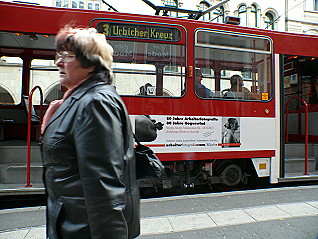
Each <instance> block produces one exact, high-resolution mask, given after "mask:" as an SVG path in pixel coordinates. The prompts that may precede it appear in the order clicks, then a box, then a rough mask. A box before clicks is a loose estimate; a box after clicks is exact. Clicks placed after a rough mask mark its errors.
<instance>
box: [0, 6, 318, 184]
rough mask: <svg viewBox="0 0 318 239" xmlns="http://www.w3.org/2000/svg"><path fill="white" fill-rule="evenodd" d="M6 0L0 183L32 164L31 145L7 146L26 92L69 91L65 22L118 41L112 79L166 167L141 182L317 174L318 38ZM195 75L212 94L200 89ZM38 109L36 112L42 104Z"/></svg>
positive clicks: (22, 116) (19, 129) (22, 125)
mask: <svg viewBox="0 0 318 239" xmlns="http://www.w3.org/2000/svg"><path fill="white" fill-rule="evenodd" d="M0 6H1V8H0V14H1V16H2V19H3V20H2V21H1V24H0V26H1V27H0V59H1V61H0V76H1V80H0V87H1V88H0V119H1V125H0V128H1V129H0V132H1V141H0V152H1V154H2V155H3V157H1V158H0V165H1V171H0V175H1V174H2V175H1V176H0V180H1V182H0V183H1V184H2V185H4V184H13V183H23V181H24V180H25V179H24V177H22V176H17V175H21V174H22V173H25V171H24V170H25V169H24V168H23V172H22V171H21V172H20V171H18V170H17V171H16V174H14V175H15V176H12V175H11V174H12V172H13V171H11V174H10V175H11V177H13V178H12V179H10V175H9V173H8V171H9V169H8V167H5V165H7V166H9V167H11V168H12V166H13V165H20V166H21V167H22V165H25V161H26V158H25V156H24V152H25V150H26V147H25V146H23V149H21V150H22V151H21V152H22V153H20V154H17V155H16V156H15V158H14V159H12V157H11V159H10V156H8V155H10V154H12V153H13V154H14V152H13V151H10V150H13V149H16V148H14V147H13V149H10V147H9V146H12V145H13V146H14V145H15V146H16V145H18V142H25V140H26V135H27V120H26V119H27V117H26V112H25V107H24V105H23V96H24V95H26V96H28V95H29V92H30V91H31V89H32V88H33V87H35V86H37V85H39V86H40V87H41V88H42V90H43V94H44V102H45V104H48V103H49V102H50V101H52V100H54V99H56V98H58V97H60V96H61V94H62V91H61V89H59V88H58V76H57V75H56V72H57V68H56V67H55V66H54V56H55V51H54V45H53V42H54V35H55V34H56V33H57V32H58V30H59V29H60V28H61V27H63V26H64V25H66V24H74V25H75V26H80V27H94V28H97V30H98V31H99V32H101V33H103V34H105V36H106V38H107V40H108V41H109V43H110V44H111V45H112V46H113V48H114V67H113V68H114V85H115V86H116V88H117V90H118V92H119V94H120V95H121V96H122V98H123V100H124V102H125V104H126V106H127V109H128V112H129V114H130V115H131V120H132V124H133V126H134V128H135V131H136V134H138V132H139V135H141V136H140V137H145V138H144V139H143V138H142V140H141V141H143V142H144V143H145V144H147V145H149V146H150V147H152V148H153V149H154V151H155V152H156V154H157V155H158V157H159V158H160V160H161V161H162V162H163V163H164V165H165V168H166V175H164V176H163V178H161V179H149V180H143V181H142V182H141V186H144V187H154V186H156V187H163V188H171V187H174V186H184V187H192V186H195V185H200V184H214V183H223V184H225V185H228V186H233V185H236V184H239V183H240V182H243V181H244V182H248V181H247V180H246V179H247V178H248V176H255V177H268V178H269V180H270V182H271V183H277V182H281V181H295V180H317V178H318V177H317V169H318V168H317V166H318V163H317V159H316V157H317V156H318V147H317V145H316V143H317V142H318V130H317V129H316V128H317V127H316V125H315V124H314V123H315V122H317V117H318V98H317V91H318V37H317V36H312V35H301V34H294V33H286V32H277V31H271V30H262V29H256V28H247V27H240V26H234V25H227V24H218V23H209V22H203V21H199V20H189V19H177V18H169V17H160V16H146V15H136V14H122V13H114V12H102V11H89V10H79V9H64V8H53V7H42V6H34V5H26V4H17V3H8V2H0ZM197 70H199V71H200V72H201V77H202V80H201V84H203V85H205V88H208V89H210V91H209V92H211V93H210V95H209V96H202V95H200V94H199V93H198V91H197V87H198V85H197V84H198V83H197V81H196V79H197V74H196V72H197ZM233 75H240V76H241V77H242V81H243V82H244V88H245V89H246V90H243V91H242V89H241V92H240V90H238V89H237V91H235V90H233V88H232V86H231V84H230V83H231V80H230V79H231V76H233ZM244 91H245V92H249V93H247V94H246V93H244ZM242 92H243V93H242ZM253 95H255V98H253ZM34 98H39V97H38V95H35V97H34ZM299 99H301V100H304V101H305V105H307V107H308V114H305V105H304V104H303V103H302V101H298V100H299ZM289 100H290V103H291V104H290V105H291V106H290V107H289V108H288V109H286V104H287V102H288V101H289ZM33 104H34V105H35V109H36V110H38V109H39V106H38V101H36V100H33ZM286 112H288V115H289V121H288V125H287V131H286V130H285V128H286V123H285V119H286ZM306 116H307V117H308V120H309V121H308V125H309V128H308V133H307V135H306V133H305V125H306V124H305V119H306ZM150 122H151V123H150ZM154 125H155V126H156V129H154V128H153V126H154ZM233 125H234V126H233ZM146 130H149V131H151V133H152V134H154V135H153V136H151V135H149V132H146ZM35 131H36V128H32V140H33V141H35V140H36V133H35ZM142 135H144V136H142ZM286 135H287V136H288V137H289V138H288V139H287V140H286ZM306 137H307V138H308V140H307V141H308V144H306V145H305V143H304V142H305V139H306ZM287 141H288V142H287ZM290 142H292V144H290ZM15 143H16V144H15ZM287 143H289V144H287ZM22 145H23V144H22ZM33 149H34V150H35V151H36V152H34V153H33V154H32V158H31V180H32V165H33V163H34V162H40V159H39V154H38V153H37V150H38V148H37V146H36V145H34V146H32V150H33ZM305 149H308V152H309V153H308V154H307V160H306V157H305V155H306V154H305V153H304V150H305ZM308 155H309V156H308ZM21 167H20V168H19V169H21ZM35 174H36V173H35ZM35 174H34V175H35ZM6 175H8V176H6ZM6 177H8V178H9V179H8V178H6ZM17 178H21V179H19V180H20V181H19V180H17ZM35 178H36V176H34V177H33V180H34V181H33V182H35V181H36V179H35Z"/></svg>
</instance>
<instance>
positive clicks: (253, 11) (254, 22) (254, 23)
mask: <svg viewBox="0 0 318 239" xmlns="http://www.w3.org/2000/svg"><path fill="white" fill-rule="evenodd" d="M251 26H252V27H258V22H257V8H256V6H255V5H252V6H251Z"/></svg>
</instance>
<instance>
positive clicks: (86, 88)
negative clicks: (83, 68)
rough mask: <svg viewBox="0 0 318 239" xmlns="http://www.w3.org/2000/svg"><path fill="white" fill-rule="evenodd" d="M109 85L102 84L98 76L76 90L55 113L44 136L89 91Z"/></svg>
mask: <svg viewBox="0 0 318 239" xmlns="http://www.w3.org/2000/svg"><path fill="white" fill-rule="evenodd" d="M105 84H106V85H108V84H107V83H105V82H101V81H100V80H99V77H97V76H96V75H94V76H92V77H91V78H89V79H87V80H86V81H85V82H84V83H83V84H82V85H80V86H79V87H78V89H76V90H75V91H74V92H73V93H72V95H70V97H68V98H67V99H66V100H65V101H64V102H63V103H62V104H61V106H60V107H59V108H58V109H57V110H56V111H55V112H54V114H53V115H52V117H51V119H50V120H49V122H48V124H47V126H46V127H45V130H44V132H43V135H44V134H45V131H46V129H47V128H48V127H50V124H52V123H53V122H54V121H55V120H57V119H58V118H59V117H61V116H62V115H63V113H64V112H65V111H67V110H68V109H69V108H71V107H72V105H73V104H74V103H75V102H76V101H77V100H78V99H80V98H81V97H82V96H83V95H84V94H85V93H86V92H87V91H89V90H90V89H91V88H93V87H95V86H98V85H105Z"/></svg>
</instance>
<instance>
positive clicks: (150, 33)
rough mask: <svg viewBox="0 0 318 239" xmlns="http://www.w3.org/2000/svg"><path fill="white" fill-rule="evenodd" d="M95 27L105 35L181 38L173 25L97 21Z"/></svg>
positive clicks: (173, 39) (163, 38)
mask: <svg viewBox="0 0 318 239" xmlns="http://www.w3.org/2000/svg"><path fill="white" fill-rule="evenodd" d="M96 29H97V31H98V32H99V33H103V34H104V35H105V36H106V37H118V38H133V39H146V40H159V41H172V42H174V41H179V40H180V38H181V32H180V30H179V29H177V28H173V27H160V26H151V25H141V24H123V23H109V22H99V23H97V25H96Z"/></svg>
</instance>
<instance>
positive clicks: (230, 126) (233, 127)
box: [222, 118, 240, 148]
mask: <svg viewBox="0 0 318 239" xmlns="http://www.w3.org/2000/svg"><path fill="white" fill-rule="evenodd" d="M227 121H228V122H226V124H225V125H224V127H225V128H226V129H227V131H226V132H224V135H223V138H222V143H223V144H225V145H224V146H222V148H228V147H238V146H237V145H234V146H233V145H231V144H236V143H240V140H239V139H237V138H236V137H235V131H237V130H238V128H239V127H240V126H239V124H238V121H237V120H236V119H235V118H228V120H227Z"/></svg>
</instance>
